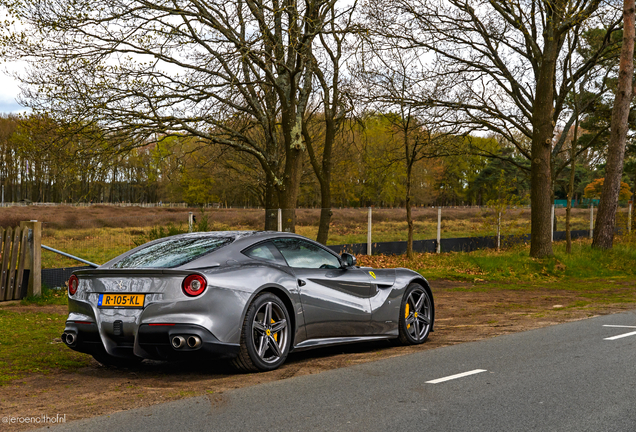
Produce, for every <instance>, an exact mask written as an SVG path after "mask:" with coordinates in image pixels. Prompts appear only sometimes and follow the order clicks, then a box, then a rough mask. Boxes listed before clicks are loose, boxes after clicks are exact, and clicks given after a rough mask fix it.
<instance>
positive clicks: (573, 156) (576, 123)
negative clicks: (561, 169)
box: [565, 101, 579, 253]
mask: <svg viewBox="0 0 636 432" xmlns="http://www.w3.org/2000/svg"><path fill="white" fill-rule="evenodd" d="M575 103H576V101H575ZM575 109H576V108H575ZM575 115H576V120H575V121H574V137H573V138H572V144H571V145H570V162H571V163H570V182H569V183H568V202H567V207H566V210H565V240H566V242H567V243H566V246H565V250H566V252H567V253H572V228H571V225H570V224H571V220H572V219H571V218H572V196H573V195H574V174H575V173H574V168H575V167H576V144H577V141H578V132H579V118H578V115H579V114H578V109H576V114H575Z"/></svg>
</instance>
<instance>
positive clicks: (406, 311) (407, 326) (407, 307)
mask: <svg viewBox="0 0 636 432" xmlns="http://www.w3.org/2000/svg"><path fill="white" fill-rule="evenodd" d="M409 309H410V307H409V302H406V307H405V308H404V318H405V319H406V318H408V317H409ZM406 328H407V329H409V328H411V324H407V325H406Z"/></svg>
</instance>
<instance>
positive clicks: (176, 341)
mask: <svg viewBox="0 0 636 432" xmlns="http://www.w3.org/2000/svg"><path fill="white" fill-rule="evenodd" d="M185 344H186V340H185V338H184V337H183V336H175V337H173V338H172V347H173V348H174V349H179V348H183V347H184V346H185Z"/></svg>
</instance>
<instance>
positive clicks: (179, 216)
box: [0, 205, 626, 268]
mask: <svg viewBox="0 0 636 432" xmlns="http://www.w3.org/2000/svg"><path fill="white" fill-rule="evenodd" d="M189 211H192V212H193V213H194V214H195V216H196V217H197V219H198V224H201V222H202V221H204V220H206V221H207V228H206V229H207V230H213V231H221V230H260V229H262V228H263V221H264V210H258V209H206V210H205V211H204V212H202V211H201V210H200V209H184V208H141V207H108V206H100V205H95V206H91V207H79V208H78V207H70V206H55V207H53V206H51V207H36V206H30V207H10V208H4V209H1V210H0V226H15V225H17V224H18V223H19V221H22V220H31V219H36V220H40V221H43V223H44V225H43V227H44V228H43V238H42V243H43V244H45V245H47V246H50V247H53V248H55V249H59V250H62V251H64V252H68V253H71V254H73V255H76V256H79V257H80V258H83V259H86V260H88V261H91V262H94V263H97V264H103V263H104V262H106V261H108V260H110V259H112V258H114V257H116V256H117V255H119V254H121V253H123V252H126V251H128V250H130V249H131V248H133V247H135V242H139V241H143V239H144V236H147V234H148V233H149V231H151V230H152V229H153V228H155V229H156V228H157V227H167V226H173V227H175V228H176V229H180V230H182V231H185V230H186V229H187V220H188V212H189ZM333 213H334V214H333V217H332V223H331V227H330V234H329V241H328V244H330V245H333V244H351V243H364V242H366V239H367V216H368V211H367V209H337V208H335V209H333ZM556 215H557V230H564V229H565V209H557V212H556ZM319 217H320V210H318V209H299V210H297V219H298V223H297V227H296V232H297V233H299V234H301V235H304V236H307V237H309V238H315V237H316V235H317V232H318V220H319ZM405 217H406V216H405V211H404V209H398V208H396V209H374V210H373V216H372V218H373V227H372V240H373V242H386V241H405V240H406V239H407V224H406V221H405ZM413 217H414V220H415V239H416V240H425V239H433V238H436V235H437V209H433V208H415V209H414V210H413ZM623 219H625V220H626V217H625V210H624V209H621V213H619V217H618V218H617V222H618V223H619V225H620V226H623V225H625V221H623ZM621 224H622V225H621ZM588 228H589V210H588V209H574V210H573V220H572V229H575V230H577V229H588ZM441 231H442V233H441V235H442V238H454V237H476V236H485V235H494V234H495V233H496V215H495V214H494V212H492V211H491V210H488V209H478V208H444V209H442V225H441ZM528 232H530V211H529V209H511V210H508V211H507V212H506V213H505V214H504V215H503V218H502V234H503V235H506V234H520V233H528ZM42 259H43V268H57V267H70V266H77V265H81V264H79V263H78V262H77V261H74V260H71V259H67V258H64V257H62V256H60V255H57V254H55V253H52V252H48V251H42Z"/></svg>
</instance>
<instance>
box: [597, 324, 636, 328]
mask: <svg viewBox="0 0 636 432" xmlns="http://www.w3.org/2000/svg"><path fill="white" fill-rule="evenodd" d="M603 327H619V328H636V326H624V325H611V324H603Z"/></svg>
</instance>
